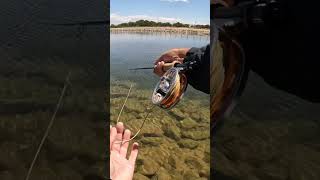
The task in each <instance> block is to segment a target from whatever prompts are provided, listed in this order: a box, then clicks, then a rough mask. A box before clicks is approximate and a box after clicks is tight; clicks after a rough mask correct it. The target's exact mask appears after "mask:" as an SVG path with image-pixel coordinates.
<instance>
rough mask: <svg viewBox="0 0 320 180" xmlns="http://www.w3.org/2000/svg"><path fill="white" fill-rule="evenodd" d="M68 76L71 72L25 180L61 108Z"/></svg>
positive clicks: (67, 81) (66, 83)
mask: <svg viewBox="0 0 320 180" xmlns="http://www.w3.org/2000/svg"><path fill="white" fill-rule="evenodd" d="M70 76H71V71H69V73H68V75H67V77H66V80H65V83H64V87H63V89H62V91H61V94H60V97H59V101H58V103H57V106H56V109H55V111H54V113H53V115H52V117H51V120H50V122H49V124H48V127H47V129H46V131H45V134H44V135H43V137H42V139H41V142H40V145H39V147H38V149H37V152H36V154H35V156H34V158H33V160H32V163H31V165H30V167H29V170H28V174H27V176H26V179H25V180H29V178H30V175H31V172H32V169H33V167H34V164H35V162H36V160H37V158H38V156H39V153H40V151H41V148H42V146H43V144H44V142H45V140H46V138H47V136H48V134H49V131H50V129H51V127H52V125H53V122H54V120H55V118H56V115H57V113H58V110H59V109H60V106H61V104H62V99H63V97H64V94H65V91H66V89H67V86H68V84H70V82H69V78H70Z"/></svg>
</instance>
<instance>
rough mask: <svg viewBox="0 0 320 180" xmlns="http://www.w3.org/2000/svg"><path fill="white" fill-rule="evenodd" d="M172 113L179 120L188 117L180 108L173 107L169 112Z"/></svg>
mask: <svg viewBox="0 0 320 180" xmlns="http://www.w3.org/2000/svg"><path fill="white" fill-rule="evenodd" d="M168 113H169V114H170V115H172V116H173V117H175V118H176V119H177V120H179V121H180V120H182V119H184V118H185V117H186V115H185V114H183V113H182V112H181V110H180V109H177V108H173V109H172V110H171V111H169V112H168Z"/></svg>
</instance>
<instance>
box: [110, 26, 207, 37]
mask: <svg viewBox="0 0 320 180" xmlns="http://www.w3.org/2000/svg"><path fill="white" fill-rule="evenodd" d="M124 32H125V33H175V34H185V35H201V36H209V35H210V29H199V28H186V27H123V28H110V33H124Z"/></svg>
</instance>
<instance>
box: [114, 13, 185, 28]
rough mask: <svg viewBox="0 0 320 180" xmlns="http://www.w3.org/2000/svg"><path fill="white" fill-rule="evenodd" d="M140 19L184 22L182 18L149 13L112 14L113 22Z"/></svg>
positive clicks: (118, 22)
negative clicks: (156, 15) (157, 15)
mask: <svg viewBox="0 0 320 180" xmlns="http://www.w3.org/2000/svg"><path fill="white" fill-rule="evenodd" d="M138 20H148V21H155V22H169V23H175V22H181V23H182V22H183V21H182V19H180V18H171V17H155V16H149V15H130V16H123V15H120V14H117V13H111V14H110V22H111V24H115V25H117V24H120V23H126V22H130V21H131V22H135V21H138Z"/></svg>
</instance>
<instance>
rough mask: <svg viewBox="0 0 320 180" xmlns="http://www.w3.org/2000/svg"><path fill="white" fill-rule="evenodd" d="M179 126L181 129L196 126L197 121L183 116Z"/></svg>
mask: <svg viewBox="0 0 320 180" xmlns="http://www.w3.org/2000/svg"><path fill="white" fill-rule="evenodd" d="M179 126H180V127H181V128H183V129H191V128H194V127H197V126H198V123H197V122H195V121H194V120H193V119H191V118H189V117H188V118H185V119H184V120H183V121H180V122H179Z"/></svg>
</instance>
